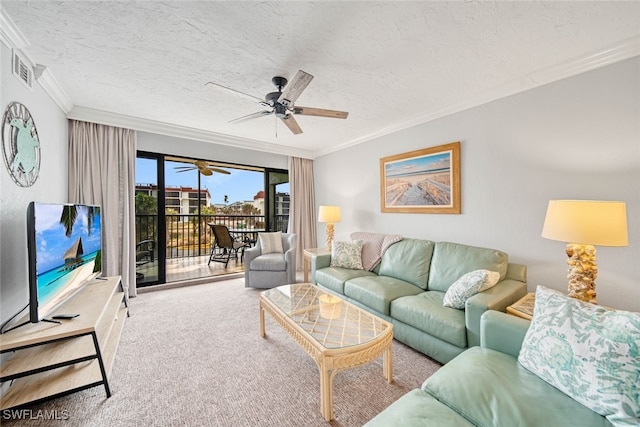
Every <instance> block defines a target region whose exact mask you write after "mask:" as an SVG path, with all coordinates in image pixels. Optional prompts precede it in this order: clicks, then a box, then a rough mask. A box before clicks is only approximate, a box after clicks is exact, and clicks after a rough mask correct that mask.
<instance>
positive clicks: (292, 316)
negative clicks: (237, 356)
mask: <svg viewBox="0 0 640 427" xmlns="http://www.w3.org/2000/svg"><path fill="white" fill-rule="evenodd" d="M265 312H267V313H269V314H270V315H271V316H272V317H273V319H274V320H275V321H276V323H278V324H279V325H280V326H281V327H282V329H284V330H285V331H286V332H287V333H288V334H289V335H291V336H292V337H293V339H294V340H295V341H296V342H297V343H298V344H299V345H300V347H302V349H303V350H304V351H306V352H307V353H308V354H309V355H310V356H311V357H312V358H313V360H314V361H315V362H316V365H318V369H319V371H320V410H321V412H322V416H323V417H324V419H325V420H326V421H331V420H332V419H333V377H334V376H335V375H336V374H337V373H338V372H340V371H342V370H345V369H350V368H354V367H356V366H360V365H363V364H365V363H368V362H371V361H372V360H375V359H377V358H378V357H380V355H383V364H382V374H383V376H384V377H385V378H386V379H387V381H388V382H389V383H391V382H392V381H393V368H392V364H393V356H392V350H391V343H392V341H393V325H392V324H391V323H389V322H386V321H385V320H383V319H380V318H378V317H376V316H374V315H373V314H371V313H369V312H366V311H364V310H362V309H360V308H358V307H356V306H355V305H353V304H350V303H348V302H346V301H345V300H343V299H341V298H339V297H337V296H335V295H333V294H329V293H328V292H324V291H322V290H321V289H320V288H318V287H316V286H314V285H312V284H311V283H297V284H294V285H284V286H278V287H276V288H273V289H269V290H266V291H263V292H261V293H260V335H261V336H262V337H263V338H264V336H265V325H264V313H265Z"/></svg>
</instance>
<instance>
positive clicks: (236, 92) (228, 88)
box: [205, 82, 265, 104]
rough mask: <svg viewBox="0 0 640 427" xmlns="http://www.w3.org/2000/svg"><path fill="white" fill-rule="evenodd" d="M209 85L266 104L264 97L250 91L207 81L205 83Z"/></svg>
mask: <svg viewBox="0 0 640 427" xmlns="http://www.w3.org/2000/svg"><path fill="white" fill-rule="evenodd" d="M207 85H209V86H213V87H214V88H217V89H221V90H223V91H225V92H228V93H231V94H233V95H238V96H241V97H243V98H246V99H248V100H250V101H255V102H259V103H260V104H264V102H265V101H264V99H262V98H258V97H257V96H253V95H249V94H248V93H244V92H240V91H239V90H235V89H231V88H230V87H226V86H222V85H220V84H218V83H214V82H207V83H205V86H207Z"/></svg>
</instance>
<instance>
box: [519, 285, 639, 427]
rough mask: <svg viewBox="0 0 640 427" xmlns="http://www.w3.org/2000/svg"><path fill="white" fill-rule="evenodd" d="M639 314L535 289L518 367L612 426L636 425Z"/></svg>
mask: <svg viewBox="0 0 640 427" xmlns="http://www.w3.org/2000/svg"><path fill="white" fill-rule="evenodd" d="M638 346H640V313H633V312H629V311H621V310H607V309H606V308H604V307H600V306H598V305H594V304H590V303H586V302H582V301H579V300H577V299H573V298H569V297H567V296H565V295H563V294H561V293H560V292H557V291H554V290H551V289H548V288H545V287H544V286H538V288H537V290H536V302H535V306H534V309H533V320H532V321H531V326H529V330H528V331H527V334H526V335H525V338H524V342H523V343H522V348H521V349H520V355H519V356H518V362H520V364H521V365H522V366H524V367H525V368H526V369H528V370H529V371H531V372H533V373H534V374H536V375H537V376H538V377H540V378H542V379H543V380H544V381H546V382H547V383H549V384H551V385H552V386H554V387H555V388H557V389H558V390H560V391H562V392H563V393H565V394H567V395H568V396H570V397H572V398H573V399H575V400H576V401H578V402H580V403H581V404H583V405H584V406H586V407H587V408H590V409H591V410H592V411H594V412H596V413H598V414H600V415H603V416H605V417H607V419H608V420H609V422H610V423H612V424H613V425H615V426H631V425H633V426H637V425H640V395H639V394H638V391H639V390H638V375H639V373H640V352H639V349H638Z"/></svg>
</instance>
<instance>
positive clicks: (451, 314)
mask: <svg viewBox="0 0 640 427" xmlns="http://www.w3.org/2000/svg"><path fill="white" fill-rule="evenodd" d="M443 298H444V294H443V293H442V292H437V291H428V292H423V293H421V294H419V295H415V296H406V297H403V298H398V299H396V300H394V301H392V302H391V310H390V314H391V317H392V318H394V319H396V320H399V321H401V322H403V323H406V324H407V325H410V326H413V327H414V328H416V329H418V330H420V331H422V332H426V333H427V334H429V335H433V336H434V337H437V338H440V339H441V340H443V341H446V342H448V343H450V344H453V345H456V346H458V347H466V346H467V328H466V327H465V323H464V322H465V317H464V311H460V310H456V309H454V308H449V307H445V306H443V305H442V299H443Z"/></svg>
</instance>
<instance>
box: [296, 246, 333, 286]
mask: <svg viewBox="0 0 640 427" xmlns="http://www.w3.org/2000/svg"><path fill="white" fill-rule="evenodd" d="M302 252H303V253H304V282H305V283H309V270H311V257H312V256H314V255H326V254H330V253H331V251H330V250H328V249H327V248H308V249H304V250H303V251H302Z"/></svg>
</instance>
